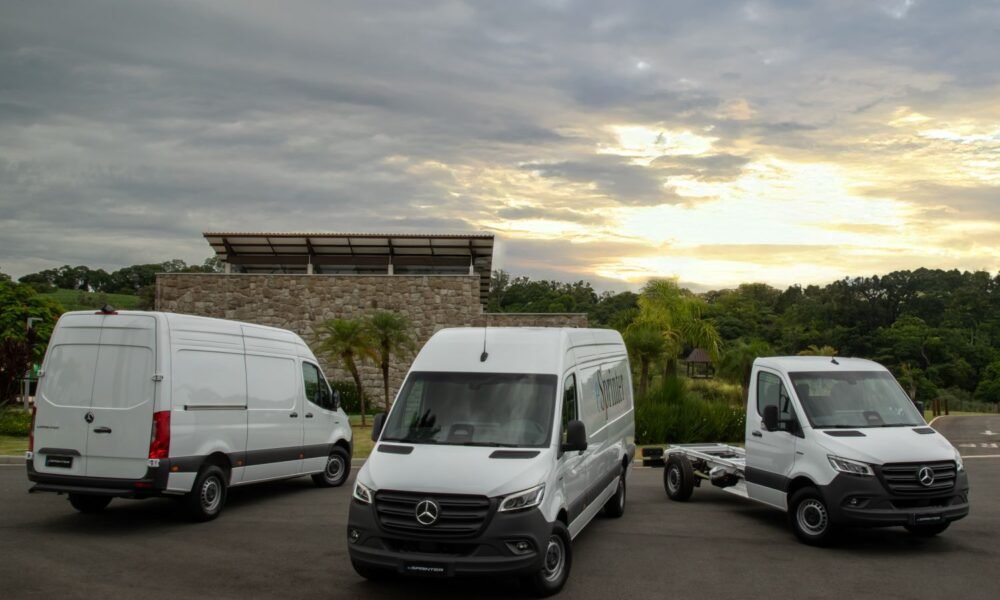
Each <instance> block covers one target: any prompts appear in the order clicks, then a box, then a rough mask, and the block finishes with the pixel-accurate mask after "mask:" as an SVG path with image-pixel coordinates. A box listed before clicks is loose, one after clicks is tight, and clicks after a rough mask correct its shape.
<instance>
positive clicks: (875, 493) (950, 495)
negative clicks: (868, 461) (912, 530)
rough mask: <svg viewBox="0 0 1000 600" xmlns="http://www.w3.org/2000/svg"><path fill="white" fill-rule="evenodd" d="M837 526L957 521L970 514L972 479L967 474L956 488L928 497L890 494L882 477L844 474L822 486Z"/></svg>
mask: <svg viewBox="0 0 1000 600" xmlns="http://www.w3.org/2000/svg"><path fill="white" fill-rule="evenodd" d="M820 489H821V492H822V494H823V497H824V498H825V499H826V503H827V507H828V509H829V511H830V518H831V519H832V520H833V521H834V522H835V523H840V524H844V525H860V526H867V527H888V526H893V525H911V526H913V525H931V524H939V523H948V522H951V521H957V520H959V519H961V518H964V517H966V516H967V515H968V514H969V478H968V475H966V473H965V471H960V472H959V473H957V475H956V477H955V486H954V487H953V488H952V489H950V490H947V491H943V492H939V493H935V494H927V495H894V494H890V493H889V491H888V490H887V489H886V488H885V486H884V485H883V484H882V482H881V481H880V480H879V478H878V477H857V476H853V475H847V474H840V475H837V477H835V478H834V479H833V481H832V482H830V484H829V485H826V486H822V487H821V488H820Z"/></svg>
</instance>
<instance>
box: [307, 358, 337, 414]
mask: <svg viewBox="0 0 1000 600" xmlns="http://www.w3.org/2000/svg"><path fill="white" fill-rule="evenodd" d="M302 379H303V381H304V383H305V388H306V400H308V401H310V402H312V403H313V404H315V405H316V406H319V407H320V408H325V409H326V410H334V407H333V396H332V394H331V393H330V388H329V387H328V386H327V384H326V380H325V379H324V377H323V375H321V374H320V372H319V369H318V368H316V365H312V364H309V363H306V362H304V363H302Z"/></svg>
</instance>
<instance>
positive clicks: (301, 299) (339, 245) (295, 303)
mask: <svg viewBox="0 0 1000 600" xmlns="http://www.w3.org/2000/svg"><path fill="white" fill-rule="evenodd" d="M204 235H205V238H206V240H207V241H208V242H209V244H210V245H211V246H212V248H213V249H214V250H215V252H216V254H217V256H219V257H220V258H221V259H222V260H223V261H224V263H225V265H226V272H225V273H164V274H160V275H157V279H156V309H157V310H162V311H168V312H177V313H186V314H193V315H202V316H207V317H221V318H225V319H234V320H238V321H246V322H249V323H257V324H260V325H270V326H273V327H281V328H284V329H290V330H292V331H294V332H296V333H298V334H299V335H301V336H302V337H303V339H305V340H306V342H307V343H308V344H310V345H311V346H312V347H313V349H314V351H315V350H317V347H318V345H317V342H318V334H317V332H318V329H319V326H320V324H321V323H322V322H323V321H325V320H327V319H332V318H349V319H353V318H359V317H364V316H366V315H368V314H371V313H372V312H374V311H376V310H390V311H394V312H397V313H400V314H402V315H404V316H406V317H407V318H408V319H409V320H410V322H411V323H412V325H413V331H414V334H415V337H416V340H417V344H418V347H420V346H421V345H423V343H424V342H426V341H427V339H428V338H430V336H431V335H433V334H434V332H435V331H437V330H439V329H442V328H444V327H481V326H484V325H486V324H487V323H488V325H489V326H491V327H516V326H532V327H586V326H587V316H586V315H585V314H565V313H564V314H518V313H497V314H488V313H485V312H484V310H483V307H484V305H485V303H486V297H487V294H488V292H489V281H490V273H491V268H492V259H493V235H492V234H474V235H464V236H456V235H386V234H332V233H282V234H277V233H205V234H204ZM317 356H318V358H319V359H320V361H321V362H322V363H323V365H322V366H323V369H324V371H325V372H326V374H327V377H329V378H330V379H336V380H347V381H350V379H351V378H350V374H348V373H347V371H346V370H345V369H344V368H343V367H342V366H341V365H340V364H338V363H337V362H331V361H330V360H329V358H328V357H325V356H321V355H319V353H318V352H317ZM410 358H412V357H410ZM410 362H411V361H410V360H409V359H404V360H399V359H394V360H393V363H392V366H391V372H390V378H389V385H390V394H395V392H396V390H397V389H398V387H399V385H400V384H401V383H402V379H403V377H404V375H405V374H406V370H407V369H408V368H409V366H410ZM361 376H362V381H363V385H364V387H365V391H366V393H367V394H368V396H369V398H371V399H373V400H375V401H379V400H380V399H381V397H382V394H381V390H382V375H381V372H380V370H379V368H378V366H377V365H375V364H372V363H370V362H368V363H362V366H361Z"/></svg>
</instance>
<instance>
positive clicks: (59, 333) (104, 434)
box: [34, 314, 156, 479]
mask: <svg viewBox="0 0 1000 600" xmlns="http://www.w3.org/2000/svg"><path fill="white" fill-rule="evenodd" d="M155 340H156V320H155V318H154V317H152V316H150V315H116V314H112V315H103V314H95V315H87V314H76V315H67V316H65V317H63V318H62V319H60V322H59V326H58V327H57V329H56V332H55V334H54V335H53V338H52V341H51V342H50V349H49V355H48V358H47V360H46V364H45V371H44V377H43V378H42V384H41V386H40V389H39V398H38V413H37V417H36V427H35V447H36V448H37V449H38V450H37V453H36V457H35V459H34V467H35V469H36V470H37V471H39V472H42V473H51V474H62V475H78V476H87V477H102V478H117V479H139V478H141V477H142V476H143V475H145V473H146V466H147V459H148V456H149V439H150V434H151V430H152V420H153V400H154V398H153V394H154V382H153V375H154V374H155V364H156V356H155Z"/></svg>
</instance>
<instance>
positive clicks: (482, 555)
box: [347, 500, 552, 577]
mask: <svg viewBox="0 0 1000 600" xmlns="http://www.w3.org/2000/svg"><path fill="white" fill-rule="evenodd" d="M354 532H356V534H357V538H356V539H352V533H354ZM551 533H552V524H551V523H549V522H547V521H546V520H545V518H544V517H543V516H542V513H541V512H540V511H539V510H538V509H537V508H532V509H528V510H524V511H520V512H516V513H509V514H508V513H497V512H496V510H495V508H494V509H493V510H492V511H491V514H490V516H489V517H488V518H487V521H486V523H485V525H484V526H483V528H482V530H481V531H480V532H479V533H478V534H476V535H474V536H463V537H455V536H437V535H433V534H430V533H429V534H428V535H420V536H417V535H414V534H410V535H401V534H398V533H395V532H390V531H386V530H385V529H384V528H383V527H382V526H381V525H380V523H379V521H378V517H377V516H376V514H375V508H374V506H373V505H371V504H362V503H360V502H358V501H356V500H352V501H351V509H350V515H349V517H348V521H347V541H348V545H347V549H348V553H349V554H350V557H351V560H352V561H353V562H355V563H359V564H362V565H364V566H367V567H373V568H380V569H386V570H389V571H394V572H396V573H399V574H403V575H418V576H419V575H422V576H436V577H455V576H463V575H489V574H507V575H510V574H514V575H518V574H528V573H533V572H536V571H538V570H540V569H541V568H542V561H543V558H544V557H543V555H542V552H543V550H544V548H545V545H546V543H547V542H548V538H549V536H550V535H551ZM517 541H527V542H528V543H529V544H530V546H531V549H530V551H527V552H524V553H517V552H515V551H514V550H513V549H512V548H511V547H510V546H509V545H508V544H512V543H515V542H517Z"/></svg>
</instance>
